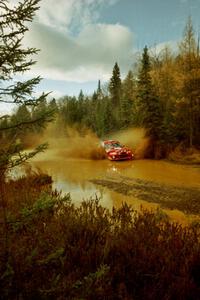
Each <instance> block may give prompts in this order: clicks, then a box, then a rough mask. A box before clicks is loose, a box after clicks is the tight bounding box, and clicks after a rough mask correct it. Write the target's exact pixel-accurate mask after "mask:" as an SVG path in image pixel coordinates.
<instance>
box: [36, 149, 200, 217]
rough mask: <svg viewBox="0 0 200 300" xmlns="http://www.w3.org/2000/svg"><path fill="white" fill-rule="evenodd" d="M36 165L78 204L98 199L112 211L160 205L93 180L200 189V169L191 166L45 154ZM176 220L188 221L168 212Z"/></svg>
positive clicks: (163, 162)
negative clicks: (159, 184)
mask: <svg viewBox="0 0 200 300" xmlns="http://www.w3.org/2000/svg"><path fill="white" fill-rule="evenodd" d="M33 165H34V166H35V167H36V168H40V169H41V170H42V171H43V172H47V173H48V174H49V175H51V176H52V178H53V181H54V188H56V189H57V190H59V191H60V190H62V191H63V192H64V193H70V194H71V197H72V200H73V201H74V202H75V203H80V201H82V200H83V199H89V198H91V197H93V198H95V197H96V196H97V197H99V198H101V203H102V204H103V205H104V206H107V207H108V208H111V207H112V206H113V205H114V206H115V207H119V206H120V205H121V203H122V202H127V203H128V204H131V205H133V208H135V209H137V210H138V209H140V208H141V206H142V207H144V208H150V209H156V208H157V207H158V204H154V203H148V202H145V201H142V200H140V199H137V198H136V197H133V196H131V197H129V196H125V195H122V194H118V193H116V192H113V191H111V190H109V189H108V188H103V187H100V186H97V185H94V184H93V183H91V182H90V180H92V179H113V178H114V179H116V178H119V180H123V177H124V178H129V179H130V180H131V178H133V179H136V178H137V179H142V180H147V181H153V182H156V183H161V184H167V185H173V186H179V187H181V186H184V187H198V188H200V169H199V168H194V167H191V166H183V165H176V164H171V163H168V162H165V161H151V160H136V161H134V160H133V161H123V162H110V161H108V160H86V159H67V158H63V157H62V159H60V158H59V157H57V156H56V155H54V154H52V153H51V155H48V153H47V154H46V153H45V154H41V155H39V156H37V157H36V158H35V159H34V161H33ZM167 213H168V214H169V215H170V216H171V217H172V218H173V219H177V220H178V221H181V222H182V223H184V222H185V221H184V220H185V219H188V217H186V216H185V215H184V214H183V213H181V212H179V211H171V210H169V211H168V212H167Z"/></svg>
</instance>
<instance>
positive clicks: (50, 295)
mask: <svg viewBox="0 0 200 300" xmlns="http://www.w3.org/2000/svg"><path fill="white" fill-rule="evenodd" d="M40 176H41V175H40ZM34 180H35V178H34V176H32V177H31V175H30V176H29V177H24V178H23V179H20V180H18V181H16V182H10V183H7V186H6V190H7V195H8V196H9V197H7V208H6V209H7V219H6V220H7V222H6V226H1V229H0V234H1V243H2V244H1V247H0V289H1V299H60V300H62V299H63V300H64V299H76V300H78V299H79V300H80V299H88V300H90V299H95V300H98V299H99V300H100V299H101V300H102V299H108V300H109V299H115V300H118V299H124V300H125V299H127V300H129V299H147V300H148V299H149V300H150V299H177V300H178V299H181V300H183V299H195V300H197V299H198V297H199V295H200V282H199V277H200V274H199V269H200V268H199V267H200V242H199V227H198V226H193V227H187V228H183V227H182V226H181V225H180V224H176V223H171V222H170V221H169V220H168V219H166V217H162V214H161V212H160V211H158V213H153V212H151V211H146V210H144V211H142V212H141V213H138V212H136V211H133V210H132V208H131V207H129V206H128V205H126V204H124V205H123V206H122V207H121V208H120V209H113V210H112V211H109V210H108V209H106V208H103V207H102V206H101V205H100V203H99V200H98V199H90V200H88V201H83V202H82V203H81V204H80V206H79V207H76V206H75V205H74V204H73V203H72V201H71V199H70V195H66V196H61V195H60V194H59V193H57V192H56V191H54V192H52V191H51V189H49V190H45V189H44V188H43V187H42V186H41V185H37V188H35V187H34V185H33V184H32V183H33V182H34ZM22 186H24V187H26V188H22V189H21V194H20V196H19V194H18V195H17V196H16V189H17V188H19V187H22ZM12 192H14V193H12ZM27 195H28V196H27ZM163 216H164V215H163ZM2 222H3V219H2V218H1V223H2ZM4 225H5V224H4ZM5 228H6V231H5Z"/></svg>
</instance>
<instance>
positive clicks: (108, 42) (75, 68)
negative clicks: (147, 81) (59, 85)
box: [26, 23, 133, 82]
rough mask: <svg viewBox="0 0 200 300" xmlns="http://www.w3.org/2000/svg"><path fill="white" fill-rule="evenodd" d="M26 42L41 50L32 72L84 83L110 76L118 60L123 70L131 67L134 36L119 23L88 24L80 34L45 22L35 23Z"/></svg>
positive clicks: (51, 77)
mask: <svg viewBox="0 0 200 300" xmlns="http://www.w3.org/2000/svg"><path fill="white" fill-rule="evenodd" d="M26 42H27V43H29V45H30V44H31V45H32V46H35V47H37V48H39V49H41V52H40V53H39V54H38V57H37V58H36V60H37V61H38V62H37V64H36V67H34V68H32V70H33V71H37V72H39V74H41V76H42V77H44V78H49V79H60V80H69V81H78V82H84V81H89V80H97V79H99V78H100V79H103V80H106V79H108V78H109V77H110V75H111V71H112V68H113V65H114V63H115V62H116V61H118V63H119V65H120V67H121V68H122V71H123V70H124V69H127V68H128V67H129V64H130V63H131V55H132V48H133V35H132V33H131V32H130V30H129V29H128V28H127V27H125V26H122V25H120V24H115V25H112V24H88V25H86V26H85V27H83V29H82V31H81V32H80V33H79V35H78V36H76V37H72V36H70V35H69V34H67V33H64V32H60V31H57V30H56V29H55V28H50V27H48V26H46V25H44V24H39V23H34V24H32V27H31V31H30V34H29V35H28V36H27V37H26Z"/></svg>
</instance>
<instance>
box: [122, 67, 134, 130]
mask: <svg viewBox="0 0 200 300" xmlns="http://www.w3.org/2000/svg"><path fill="white" fill-rule="evenodd" d="M134 100H135V80H134V77H133V72H132V71H129V72H128V74H127V76H126V78H125V79H124V81H123V83H122V99H121V103H120V104H121V107H120V119H121V126H122V127H123V128H126V127H128V126H130V125H131V124H134V110H135V107H134V105H135V103H134Z"/></svg>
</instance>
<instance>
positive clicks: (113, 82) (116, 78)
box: [109, 62, 122, 105]
mask: <svg viewBox="0 0 200 300" xmlns="http://www.w3.org/2000/svg"><path fill="white" fill-rule="evenodd" d="M121 89H122V87H121V75H120V69H119V66H118V64H117V62H116V63H115V65H114V68H113V72H112V77H111V79H110V83H109V92H110V96H111V100H112V103H113V105H119V104H120V99H121V92H122V90H121Z"/></svg>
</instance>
